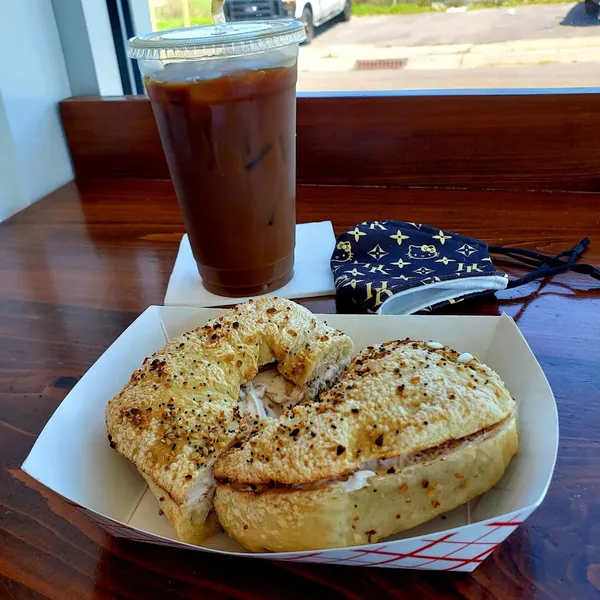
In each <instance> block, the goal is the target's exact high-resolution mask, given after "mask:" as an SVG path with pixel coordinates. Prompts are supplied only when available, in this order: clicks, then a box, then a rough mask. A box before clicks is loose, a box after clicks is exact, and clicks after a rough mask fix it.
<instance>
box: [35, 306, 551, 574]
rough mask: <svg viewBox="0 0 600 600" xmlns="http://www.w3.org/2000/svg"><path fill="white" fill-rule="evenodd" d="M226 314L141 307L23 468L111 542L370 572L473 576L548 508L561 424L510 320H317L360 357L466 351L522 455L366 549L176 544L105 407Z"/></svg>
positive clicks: (221, 541) (224, 539)
mask: <svg viewBox="0 0 600 600" xmlns="http://www.w3.org/2000/svg"><path fill="white" fill-rule="evenodd" d="M221 312H222V311H221V310H214V309H203V308H180V307H163V306H151V307H150V308H148V309H147V310H146V311H145V312H144V313H143V314H141V315H140V316H139V317H138V318H137V319H136V320H135V321H134V322H133V323H132V324H131V326H130V327H129V328H128V329H127V330H126V331H125V332H124V333H123V334H122V335H121V336H120V337H119V338H118V339H117V340H116V341H115V342H114V343H113V345H112V346H111V347H110V348H109V349H108V350H107V351H106V352H105V353H104V354H103V355H102V356H101V357H100V358H99V359H98V361H97V362H96V363H95V364H94V365H93V366H92V367H91V369H90V370H89V371H88V372H87V373H86V374H85V375H84V376H83V377H82V378H81V380H80V381H79V382H78V383H77V385H76V386H75V387H74V388H73V389H72V390H71V392H70V393H69V394H68V396H67V397H66V398H65V399H64V401H63V402H62V403H61V405H60V406H59V407H58V409H57V410H56V412H55V413H54V415H53V416H52V418H51V419H50V421H49V422H48V424H47V425H46V427H45V428H44V430H43V431H42V433H41V434H40V436H39V437H38V440H37V442H36V444H35V446H34V447H33V449H32V451H31V453H30V454H29V456H28V457H27V460H26V461H25V463H24V464H23V470H25V471H26V472H27V473H29V475H31V476H32V477H34V478H35V479H37V480H38V481H39V482H41V483H42V484H44V485H45V486H47V487H48V488H50V489H51V490H53V491H55V492H56V493H57V494H60V495H61V496H63V497H64V498H65V499H67V500H68V501H69V502H70V503H72V504H74V505H75V506H78V507H79V508H81V509H82V510H83V511H84V512H85V513H86V514H87V515H88V516H89V517H90V518H91V519H92V520H94V521H95V522H97V523H99V524H100V525H101V526H102V527H103V528H104V529H106V530H107V531H108V532H109V533H111V534H112V535H114V536H117V537H124V538H128V539H132V540H137V541H140V542H148V543H154V544H163V545H167V546H176V547H183V548H187V549H189V550H197V551H203V552H215V553H224V554H236V555H244V556H248V557H253V558H263V559H264V558H268V559H271V560H272V559H277V560H286V561H297V562H310V563H319V564H341V565H358V566H369V567H387V568H394V567H397V568H409V569H431V570H445V571H472V570H473V569H475V568H476V567H477V565H479V564H480V563H481V562H482V561H483V560H485V558H487V557H488V556H489V555H490V554H491V553H492V551H493V550H494V548H496V546H498V544H500V543H501V542H502V541H503V540H504V539H505V538H506V537H507V536H508V535H509V534H510V533H511V532H512V531H514V530H515V529H516V528H517V527H518V526H519V524H520V523H522V522H523V521H524V520H525V519H526V518H527V517H528V516H529V515H530V514H531V513H532V512H533V511H534V510H535V509H536V508H537V506H539V504H540V503H541V502H542V500H543V499H544V496H545V495H546V491H547V489H548V486H549V484H550V479H551V477H552V472H553V470H554V463H555V461H556V452H557V448H558V415H557V412H556V404H555V401H554V397H553V395H552V391H551V389H550V386H549V385H548V382H547V380H546V377H545V376H544V373H543V371H542V369H541V367H540V365H539V364H538V362H537V360H536V358H535V356H534V355H533V353H532V351H531V349H530V348H529V346H528V345H527V342H526V341H525V338H524V337H523V336H522V334H521V332H520V331H519V329H518V328H517V326H516V325H515V323H514V321H513V320H512V319H510V318H509V317H507V316H506V315H502V316H500V317H468V316H431V315H427V316H377V317H375V316H371V315H364V316H362V315H360V316H359V315H321V318H323V319H324V320H326V321H327V322H328V323H329V324H330V325H332V326H334V327H337V328H339V329H342V330H343V331H345V332H346V333H347V334H348V335H350V336H351V337H352V338H353V339H354V342H355V344H356V348H357V350H360V349H362V348H364V347H366V346H368V345H372V344H377V343H381V342H384V341H389V340H394V339H402V338H405V337H411V338H413V339H421V340H434V341H438V342H442V343H444V344H448V345H449V346H451V347H452V348H455V349H456V350H458V351H459V352H470V353H471V354H474V355H476V356H477V357H478V358H479V359H480V360H482V361H484V362H485V363H487V364H488V365H489V366H490V367H491V368H492V369H494V370H495V371H497V372H498V373H499V375H500V376H501V377H502V378H503V379H504V381H505V383H506V385H507V386H508V388H509V389H510V391H511V392H512V394H513V395H514V397H515V399H516V401H517V404H518V406H519V418H520V437H519V450H518V452H517V455H516V456H515V458H514V459H513V461H512V463H511V464H510V466H509V467H508V469H507V471H506V473H505V474H504V477H502V479H501V480H500V481H499V482H498V484H497V485H496V486H495V487H494V488H492V489H491V490H489V491H488V492H486V493H485V494H483V495H482V496H479V497H478V498H475V499H474V500H472V501H471V502H469V503H468V504H465V505H463V506H461V507H459V508H457V509H455V510H453V511H451V512H449V513H446V514H445V515H441V516H439V517H437V518H435V519H433V520H432V521H429V522H428V523H424V524H423V525H420V526H419V527H417V528H415V529H411V530H409V531H405V532H403V533H401V534H399V535H396V536H393V537H391V538H389V539H387V540H385V541H382V542H379V543H376V544H370V545H367V546H354V547H350V548H338V549H330V550H319V551H314V552H288V553H269V554H267V553H263V554H252V553H250V552H248V551H246V550H245V549H244V548H242V547H241V546H240V545H238V544H237V543H236V542H234V541H233V540H232V539H230V538H229V537H228V536H227V535H226V534H220V535H217V536H214V537H213V538H211V539H209V540H207V541H206V543H205V544H204V545H203V546H192V545H190V544H186V543H184V542H180V541H179V540H177V537H176V534H175V531H174V530H173V528H172V527H171V525H170V524H169V522H168V521H167V518H166V517H165V516H164V515H160V514H159V507H158V503H157V501H156V500H155V498H154V497H153V496H152V494H151V493H150V491H149V490H148V488H147V485H146V483H145V482H144V480H143V479H142V477H141V476H140V475H139V474H138V472H137V471H136V469H135V468H134V467H133V466H132V465H131V464H130V463H129V462H128V461H127V460H125V459H124V458H122V457H121V456H119V455H118V454H117V453H116V452H114V451H113V450H111V449H110V447H109V445H108V441H107V437H106V426H105V422H104V407H105V406H106V403H107V402H108V401H109V400H110V398H112V397H113V396H114V395H116V394H117V393H118V392H119V391H120V390H121V388H122V387H123V386H124V385H125V383H127V381H128V380H129V378H130V376H131V373H132V372H133V371H134V370H135V369H136V368H137V367H138V366H139V365H140V364H141V363H142V361H143V359H144V358H145V357H146V356H148V355H150V354H152V353H153V352H155V351H156V350H158V349H159V348H160V347H162V346H163V345H164V344H165V342H166V341H167V339H170V338H172V337H175V336H176V335H179V334H181V333H183V332H184V331H187V330H188V329H192V328H194V327H197V326H198V325H202V324H204V323H205V322H206V321H208V320H209V319H211V318H213V317H215V316H218V315H219V314H220V313H221Z"/></svg>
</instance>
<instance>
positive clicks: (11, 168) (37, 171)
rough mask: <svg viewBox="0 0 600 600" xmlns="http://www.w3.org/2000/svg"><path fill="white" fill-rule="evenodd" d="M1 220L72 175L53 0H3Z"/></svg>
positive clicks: (65, 91) (68, 91)
mask: <svg viewBox="0 0 600 600" xmlns="http://www.w3.org/2000/svg"><path fill="white" fill-rule="evenodd" d="M0 5H1V9H2V10H1V20H0V25H2V35H1V36H0V221H2V220H3V219H6V218H7V217H9V216H11V215H12V214H14V213H15V212H17V211H19V210H21V209H23V208H25V207H26V206H28V205H29V204H31V203H33V202H35V201H36V200H39V199H40V198H41V197H42V196H45V195H46V194H48V193H49V192H51V191H52V190H54V189H56V188H57V187H59V186H61V185H62V184H64V183H66V182H67V181H69V180H71V179H72V178H73V170H72V167H71V161H70V158H69V152H68V149H67V145H66V142H65V139H64V135H63V132H62V128H61V123H60V118H59V114H58V102H59V100H62V99H63V98H67V97H69V96H70V95H71V88H70V85H69V79H68V77H67V71H66V67H65V61H64V57H63V52H62V48H61V44H60V39H59V36H58V30H57V27H56V22H55V19H54V13H53V11H52V3H51V2H50V1H49V0H0Z"/></svg>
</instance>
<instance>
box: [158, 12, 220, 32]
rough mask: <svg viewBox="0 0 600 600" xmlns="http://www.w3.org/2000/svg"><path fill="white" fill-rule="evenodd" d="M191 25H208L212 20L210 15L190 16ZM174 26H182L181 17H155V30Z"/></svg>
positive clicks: (173, 27)
mask: <svg viewBox="0 0 600 600" xmlns="http://www.w3.org/2000/svg"><path fill="white" fill-rule="evenodd" d="M190 22H191V24H192V25H210V24H211V23H212V22H213V20H212V17H193V16H192V17H190ZM176 27H183V19H182V18H181V19H178V18H174V19H157V20H156V29H157V31H163V30H165V29H175V28H176Z"/></svg>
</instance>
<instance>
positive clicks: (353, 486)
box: [230, 416, 514, 492]
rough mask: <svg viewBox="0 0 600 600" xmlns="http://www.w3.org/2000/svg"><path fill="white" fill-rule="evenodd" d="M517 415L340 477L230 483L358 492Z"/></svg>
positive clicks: (479, 438) (493, 431) (474, 440)
mask: <svg viewBox="0 0 600 600" xmlns="http://www.w3.org/2000/svg"><path fill="white" fill-rule="evenodd" d="M513 419H514V417H512V416H511V417H508V418H507V419H505V420H504V421H501V422H500V423H496V424H495V425H493V426H492V427H489V428H488V429H481V430H480V431H478V432H476V433H474V434H472V435H469V436H466V437H464V438H460V439H456V440H449V441H447V442H445V443H443V444H440V445H439V446H435V447H434V448H427V449H426V450H421V451H419V452H412V453H410V454H402V455H400V456H393V457H391V458H381V459H378V460H370V461H366V462H364V463H361V464H360V465H359V466H358V467H357V469H356V470H355V471H353V472H352V473H350V474H345V475H342V476H340V477H329V478H327V479H318V480H316V481H311V482H310V483H300V484H287V483H277V482H271V483H270V484H266V485H265V484H259V485H252V484H236V483H233V484H230V485H232V486H233V487H235V488H237V489H242V490H247V491H258V492H263V491H266V490H274V491H297V490H315V489H320V488H324V487H336V488H341V489H342V490H344V492H354V491H356V490H360V489H361V488H364V487H367V486H369V485H370V483H369V480H370V479H371V477H375V476H377V475H383V474H390V475H391V474H393V473H395V472H396V471H400V470H402V469H404V468H405V467H409V466H411V465H414V464H416V463H428V462H432V461H433V460H436V459H438V458H441V460H446V458H447V456H448V455H449V454H451V453H453V452H456V451H458V450H460V449H462V448H464V447H465V446H469V445H471V444H480V443H481V442H483V441H485V440H487V439H489V438H491V437H494V436H495V435H497V434H498V433H499V432H500V431H502V430H503V429H504V428H505V427H508V426H509V425H510V424H511V422H512V420H513Z"/></svg>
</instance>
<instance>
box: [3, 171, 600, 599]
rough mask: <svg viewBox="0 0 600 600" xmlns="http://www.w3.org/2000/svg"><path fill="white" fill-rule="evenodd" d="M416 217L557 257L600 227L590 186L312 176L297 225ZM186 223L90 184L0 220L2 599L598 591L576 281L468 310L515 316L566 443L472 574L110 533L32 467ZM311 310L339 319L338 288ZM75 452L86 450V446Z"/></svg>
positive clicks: (589, 300)
mask: <svg viewBox="0 0 600 600" xmlns="http://www.w3.org/2000/svg"><path fill="white" fill-rule="evenodd" d="M371 218H375V219H383V218H395V219H399V220H406V221H420V222H424V223H428V224H431V225H437V226H439V227H442V228H445V229H449V230H455V231H459V232H461V233H464V234H467V235H474V236H477V237H480V238H481V239H484V240H486V241H487V242H489V243H493V244H506V245H518V246H521V247H526V248H535V249H538V250H541V251H544V252H548V253H551V254H556V253H558V252H560V251H562V250H565V249H567V248H570V247H571V246H572V245H574V244H575V243H576V242H578V241H579V240H580V239H581V238H582V237H584V236H585V235H588V236H589V237H590V238H592V245H591V247H590V248H589V250H588V252H587V254H586V256H585V260H586V262H592V263H594V264H596V265H599V264H600V197H599V196H598V195H594V194H575V193H556V192H555V193H542V192H535V193H534V192H530V193H527V192H499V191H498V192H494V191H486V192H478V191H461V190H425V189H412V190H411V189H393V188H376V187H372V188H368V187H365V188H357V187H315V186H307V187H300V189H299V198H298V220H299V222H306V221H312V220H321V219H333V222H334V225H335V229H336V231H337V232H339V231H342V230H343V229H345V228H348V227H351V226H353V225H354V224H356V223H357V222H359V221H362V220H365V219H371ZM182 232H183V226H182V222H181V218H180V215H179V212H178V209H177V205H176V202H175V198H174V194H173V191H172V188H171V184H170V183H169V182H166V181H153V180H143V181H142V180H126V179H125V180H108V179H107V180H89V179H88V180H80V181H79V182H78V183H71V184H69V185H67V186H65V187H63V188H62V189H60V190H59V191H57V192H55V193H54V194H51V195H50V196H49V197H48V198H46V199H44V200H42V201H41V202H39V203H38V204H36V205H34V206H32V207H31V208H29V209H27V210H25V211H23V212H22V213H20V214H19V215H17V216H15V217H14V218H12V219H11V220H9V221H8V222H5V223H3V224H2V225H0V457H1V459H2V468H1V470H0V598H15V599H16V598H18V599H25V598H27V599H30V598H39V597H44V598H46V597H47V598H61V599H63V598H68V599H75V598H105V597H109V598H256V599H259V598H281V597H286V598H290V599H295V598H302V599H305V598H307V597H311V598H312V597H314V598H316V597H319V598H321V597H323V598H327V599H335V598H407V599H421V598H442V597H448V598H470V599H484V598H485V599H489V598H502V599H505V598H536V599H541V598H549V599H550V598H551V599H563V598H565V599H566V598H598V597H599V596H600V402H599V401H600V374H599V372H600V358H599V354H598V344H599V341H600V286H599V283H598V282H597V281H594V280H591V279H587V278H584V277H583V276H580V275H577V274H573V273H570V274H564V275H561V276H559V277H557V278H555V279H554V280H552V281H549V282H542V283H533V284H530V285H528V286H526V287H524V288H517V289H515V290H511V291H505V292H502V293H499V294H498V300H497V301H495V300H493V299H488V300H485V301H481V300H480V301H478V302H471V303H462V304H458V305H456V306H455V307H453V311H454V312H461V313H466V314H499V313H500V312H501V311H505V312H507V313H508V314H510V315H511V316H513V317H514V318H515V319H516V320H517V322H518V324H519V326H520V328H521V329H522V330H523V333H524V334H525V336H526V338H527V340H528V341H529V343H530V344H531V347H532V348H533V351H534V352H535V353H536V355H537V357H538V359H539V361H540V363H541V364H542V367H543V368H544V370H545V372H546V374H547V376H548V379H549V380H550V384H551V385H552V388H553V389H554V392H555V394H556V399H557V403H558V410H559V415H560V428H561V443H560V449H559V456H558V463H557V467H556V473H555V476H554V479H553V482H552V485H551V486H550V490H549V492H548V496H547V498H546V500H545V501H544V503H543V505H542V506H541V507H540V509H539V510H537V511H536V513H535V514H534V515H533V516H532V517H531V518H530V519H529V520H528V521H527V522H526V523H525V524H524V525H523V526H522V527H520V528H519V529H518V530H517V531H516V532H515V533H513V534H512V535H511V536H510V538H509V539H508V540H507V541H506V542H505V543H504V544H502V545H501V546H500V547H499V548H498V549H497V550H496V551H495V552H494V554H493V555H492V556H491V557H490V558H489V559H487V560H486V561H485V562H484V563H483V564H482V565H481V566H480V567H479V568H478V569H477V570H476V571H475V572H474V573H473V574H470V575H467V574H460V573H454V574H444V573H436V572H421V571H408V570H395V569H367V568H351V567H339V566H338V567H336V566H319V565H308V564H307V565H299V564H291V563H277V562H267V561H260V562H259V561H254V560H249V559H239V558H228V557H222V556H212V555H205V554H197V553H192V552H186V551H182V550H177V549H171V548H163V547H159V546H150V545H143V544H138V543H135V542H127V541H122V540H117V539H113V538H111V537H110V536H109V535H108V534H106V533H104V531H103V530H102V529H100V528H99V527H98V526H96V525H94V524H93V523H91V522H90V521H89V520H88V519H87V518H86V517H84V516H83V515H82V514H80V513H79V512H78V511H77V510H75V509H73V508H72V507H70V506H68V505H67V504H66V503H65V502H64V501H62V500H61V499H60V498H58V497H57V496H56V495H55V494H53V493H52V492H49V491H48V490H46V489H43V488H41V486H39V485H37V484H35V482H33V481H32V480H31V479H30V478H29V477H27V476H26V475H25V474H24V473H23V472H21V471H20V465H21V464H22V462H23V460H24V459H25V457H26V455H27V454H28V452H29V450H30V448H31V446H32V445H33V443H34V441H35V438H36V436H37V435H38V434H39V432H40V431H41V430H42V428H43V427H44V425H45V423H46V422H47V420H48V418H49V417H50V416H51V415H52V413H53V411H54V410H55V409H56V407H57V406H58V404H59V403H60V402H61V400H62V399H63V397H64V396H65V395H66V393H67V392H68V390H69V389H70V388H71V387H72V386H73V385H74V384H75V383H76V381H77V380H78V379H79V378H80V377H81V376H82V375H83V373H84V372H85V371H86V370H87V369H88V368H89V367H90V365H92V363H93V362H94V361H95V360H96V359H97V358H98V357H99V356H100V355H101V354H102V352H103V351H104V350H105V349H106V348H107V347H108V345H109V344H110V343H111V342H112V341H113V340H114V339H115V338H116V337H117V336H118V335H119V334H120V333H121V332H122V331H123V330H124V329H125V328H126V327H127V326H128V325H129V324H130V323H131V322H132V321H133V319H134V318H135V317H136V316H137V315H138V314H139V313H140V312H141V311H142V310H143V309H144V308H145V307H146V306H148V305H149V304H161V303H162V301H163V297H164V294H165V290H166V286H167V281H168V277H169V274H170V270H171V268H172V266H173V262H174V259H175V254H176V249H177V245H178V242H179V239H180V237H181V234H182ZM305 304H306V305H307V306H308V307H309V308H311V309H312V310H314V311H316V312H333V311H334V310H335V303H334V300H333V299H332V298H325V299H313V300H309V301H306V302H305ZM74 460H76V457H74Z"/></svg>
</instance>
